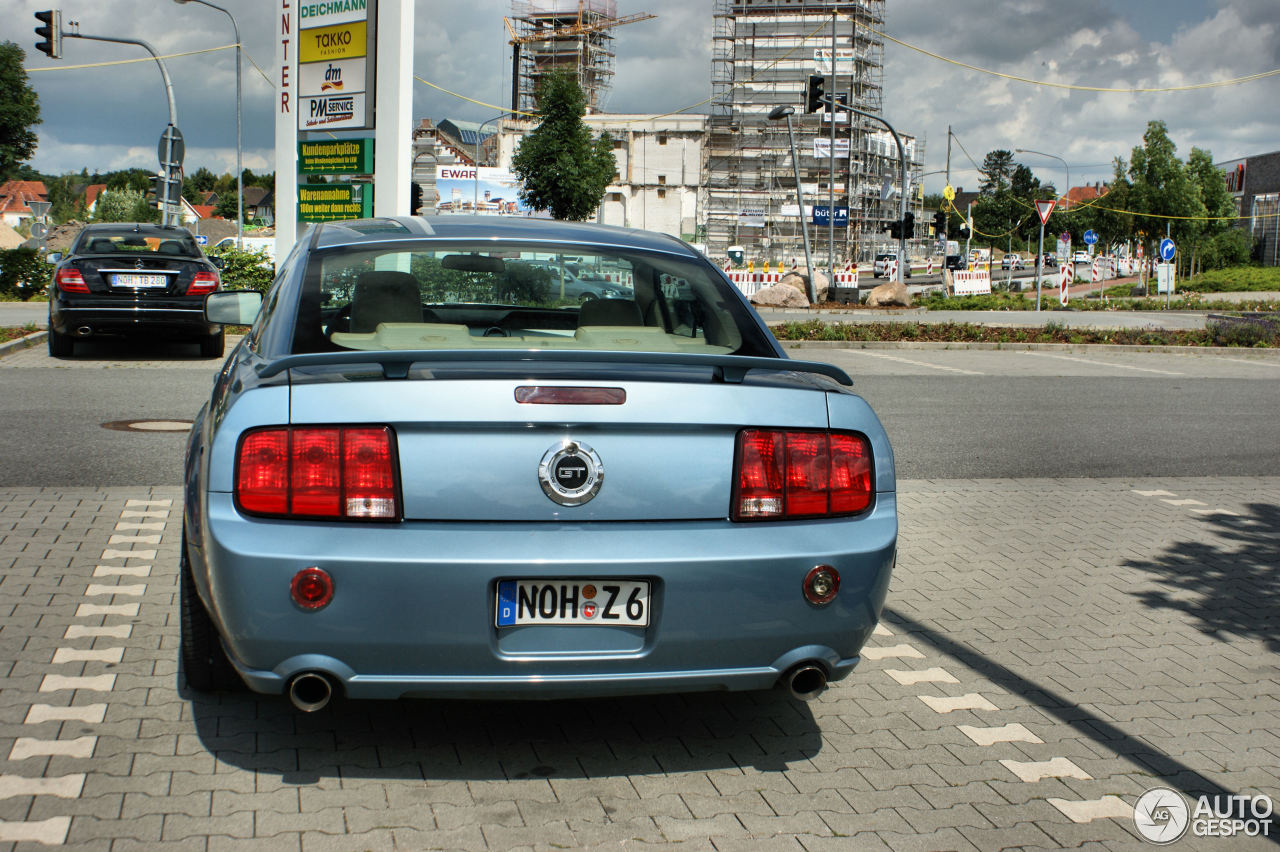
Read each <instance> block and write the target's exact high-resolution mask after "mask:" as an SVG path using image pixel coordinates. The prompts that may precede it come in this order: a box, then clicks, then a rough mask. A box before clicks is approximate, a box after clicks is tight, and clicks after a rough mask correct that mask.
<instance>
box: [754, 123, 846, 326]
mask: <svg viewBox="0 0 1280 852" xmlns="http://www.w3.org/2000/svg"><path fill="white" fill-rule="evenodd" d="M795 111H796V108H795V107H792V106H779V107H774V108H773V109H772V110H770V111H769V120H770V121H777V120H778V119H780V118H784V117H785V118H786V119H787V136H788V137H789V138H790V139H791V171H792V172H793V173H794V174H795V178H796V204H798V205H799V206H800V237H801V239H803V240H804V264H805V271H806V272H808V273H809V274H808V276H807V279H808V283H807V285H806V286H805V289H806V290H808V291H809V292H808V296H809V304H813V303H815V302H817V301H818V291H817V287H815V286H814V283H813V274H814V269H813V256H812V255H810V254H809V225H808V223H807V222H806V221H805V217H804V193H803V191H802V190H801V189H800V160H799V159H798V158H797V157H796V134H795V131H794V130H793V129H792V127H791V116H792V115H794V114H795ZM832 115H835V113H832ZM834 216H835V214H834V213H833V214H832V217H833V218H834ZM827 285H828V286H829V287H834V286H835V285H836V281H835V278H834V277H833V278H832V279H831V280H830V281H829V282H827Z"/></svg>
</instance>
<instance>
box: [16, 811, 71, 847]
mask: <svg viewBox="0 0 1280 852" xmlns="http://www.w3.org/2000/svg"><path fill="white" fill-rule="evenodd" d="M70 830H71V817H50V818H49V819H42V820H39V821H36V822H0V843H41V844H43V845H45V846H61V845H62V844H64V843H66V842H67V832H68V831H70Z"/></svg>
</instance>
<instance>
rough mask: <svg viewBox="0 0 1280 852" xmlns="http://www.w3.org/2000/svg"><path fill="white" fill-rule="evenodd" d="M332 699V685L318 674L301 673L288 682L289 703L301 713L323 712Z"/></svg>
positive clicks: (327, 679)
mask: <svg viewBox="0 0 1280 852" xmlns="http://www.w3.org/2000/svg"><path fill="white" fill-rule="evenodd" d="M331 698H333V684H332V683H331V682H330V681H329V678H327V677H325V676H324V675H322V674H320V673H318V672H303V673H302V674H300V675H295V676H294V677H293V679H292V680H290V681H289V701H290V702H292V703H293V706H294V707H296V708H297V709H299V710H301V711H302V712H303V713H315V712H316V711H318V710H323V709H324V708H325V705H327V704H328V703H329V700H330V699H331Z"/></svg>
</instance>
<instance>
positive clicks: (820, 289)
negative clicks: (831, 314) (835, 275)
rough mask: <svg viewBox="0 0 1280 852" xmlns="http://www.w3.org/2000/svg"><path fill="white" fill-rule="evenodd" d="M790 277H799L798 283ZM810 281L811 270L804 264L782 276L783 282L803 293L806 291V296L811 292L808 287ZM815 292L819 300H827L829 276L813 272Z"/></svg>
mask: <svg viewBox="0 0 1280 852" xmlns="http://www.w3.org/2000/svg"><path fill="white" fill-rule="evenodd" d="M788 279H797V280H798V283H795V282H794V281H790V280H788ZM808 281H809V270H808V268H807V267H804V266H797V267H795V268H794V269H793V270H792V271H791V272H788V273H787V274H786V275H785V276H783V278H782V283H783V284H791V285H792V286H794V287H795V288H796V289H797V290H799V291H800V292H801V293H804V294H805V295H806V296H807V295H808V293H809V291H808V290H807V289H806V287H807V284H808ZM813 292H814V295H816V296H817V297H818V301H819V302H825V301H826V300H827V276H826V275H824V274H822V273H821V272H815V273H813Z"/></svg>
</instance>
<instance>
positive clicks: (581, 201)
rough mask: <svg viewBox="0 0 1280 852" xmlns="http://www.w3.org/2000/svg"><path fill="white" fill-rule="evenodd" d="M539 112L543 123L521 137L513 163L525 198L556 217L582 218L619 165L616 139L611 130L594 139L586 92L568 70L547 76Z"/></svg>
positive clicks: (540, 99)
mask: <svg viewBox="0 0 1280 852" xmlns="http://www.w3.org/2000/svg"><path fill="white" fill-rule="evenodd" d="M538 111H539V114H540V115H541V116H542V122H541V123H540V124H539V125H538V126H537V127H536V128H534V130H533V132H531V133H530V134H529V135H528V136H526V137H525V138H524V139H523V140H521V142H520V147H519V148H518V149H517V150H516V154H515V157H514V158H513V159H512V161H511V170H512V171H513V172H515V174H516V175H517V176H518V177H519V178H520V180H521V181H523V183H524V187H523V189H521V191H520V198H521V200H523V201H524V202H525V203H526V204H529V205H530V206H532V207H534V208H536V209H539V210H550V211H551V215H552V216H554V217H555V218H557V219H572V220H576V221H582V220H584V219H586V218H587V217H588V216H590V215H591V214H592V212H593V211H595V209H596V208H597V207H599V206H600V199H602V198H603V197H604V189H605V187H606V186H608V185H609V181H610V180H612V178H613V174H614V171H615V170H616V169H617V162H616V161H615V160H614V158H613V142H612V140H610V138H609V134H607V133H602V134H601V135H600V137H599V138H598V139H596V140H594V141H592V139H591V130H590V129H589V128H588V127H587V126H586V125H585V124H583V122H582V116H584V115H585V114H586V111H587V99H586V96H585V95H583V94H582V88H581V87H580V86H578V83H577V81H576V80H574V79H573V78H572V77H570V76H569V75H567V74H564V73H560V72H557V73H554V74H550V75H548V76H547V78H546V79H545V81H544V82H543V84H542V86H541V87H540V88H539V89H538Z"/></svg>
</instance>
